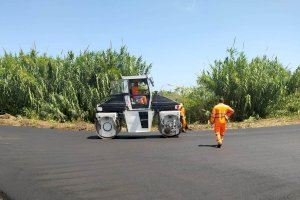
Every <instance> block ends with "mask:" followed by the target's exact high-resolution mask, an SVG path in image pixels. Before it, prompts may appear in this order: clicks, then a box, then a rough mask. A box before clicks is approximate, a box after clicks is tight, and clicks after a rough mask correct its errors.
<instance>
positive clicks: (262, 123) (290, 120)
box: [0, 114, 300, 131]
mask: <svg viewBox="0 0 300 200" xmlns="http://www.w3.org/2000/svg"><path fill="white" fill-rule="evenodd" d="M293 124H300V115H298V116H293V117H284V118H270V119H259V120H256V119H254V118H250V119H248V120H245V121H243V122H229V123H228V128H229V129H239V128H261V127H270V126H285V125H293ZM1 125H2V126H23V127H36V128H51V129H64V130H77V131H82V130H86V131H94V130H95V127H94V124H92V123H88V122H84V121H74V122H65V123H60V122H56V121H43V120H36V119H26V118H22V117H15V116H12V115H9V114H4V115H0V126H1ZM189 127H190V128H192V129H193V130H209V129H211V126H210V125H208V124H190V125H189ZM124 131H126V130H124ZM153 131H157V128H156V127H154V128H153Z"/></svg>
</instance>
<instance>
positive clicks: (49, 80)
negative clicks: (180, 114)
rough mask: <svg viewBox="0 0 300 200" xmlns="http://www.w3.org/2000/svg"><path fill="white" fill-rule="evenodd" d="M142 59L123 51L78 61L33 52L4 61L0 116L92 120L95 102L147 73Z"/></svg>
mask: <svg viewBox="0 0 300 200" xmlns="http://www.w3.org/2000/svg"><path fill="white" fill-rule="evenodd" d="M150 69H151V65H148V64H146V62H145V61H143V59H142V57H135V56H132V55H130V54H129V53H128V51H127V49H126V47H121V49H120V50H119V51H114V50H112V49H108V50H106V51H99V52H91V51H84V52H82V53H80V54H79V55H78V56H76V55H75V54H74V53H73V52H71V51H70V52H68V53H67V54H66V55H65V56H61V57H51V56H48V55H46V54H43V55H39V54H38V52H37V51H36V50H35V49H32V50H31V51H30V52H29V53H24V52H23V51H20V52H19V53H18V54H16V55H13V54H11V53H6V52H5V54H4V55H3V56H2V57H0V94H1V95H0V112H2V113H10V114H12V115H23V116H27V117H29V118H38V119H46V120H49V119H54V120H58V121H62V122H63V121H72V120H76V119H83V120H87V121H91V120H93V117H94V109H95V106H96V104H97V103H99V102H100V101H102V100H103V99H104V98H106V97H107V96H108V95H109V92H110V91H109V90H110V88H109V87H110V82H111V81H114V80H117V79H119V78H120V76H121V75H138V74H148V73H149V70H150Z"/></svg>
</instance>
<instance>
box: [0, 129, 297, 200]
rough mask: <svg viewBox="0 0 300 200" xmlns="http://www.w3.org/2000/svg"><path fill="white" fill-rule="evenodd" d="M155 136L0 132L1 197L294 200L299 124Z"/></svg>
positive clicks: (37, 199) (34, 199) (43, 199)
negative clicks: (217, 134) (218, 144)
mask: <svg viewBox="0 0 300 200" xmlns="http://www.w3.org/2000/svg"><path fill="white" fill-rule="evenodd" d="M214 144H215V141H214V135H213V134H212V132H211V131H195V132H189V133H188V134H181V135H180V137H179V138H161V137H160V135H159V134H158V133H147V134H139V135H138V134H134V135H129V134H127V133H122V134H121V135H120V136H119V137H118V138H117V139H114V140H101V139H98V138H97V137H96V135H95V134H94V133H92V132H75V131H62V130H54V129H37V128H20V127H0V191H3V192H5V193H6V194H7V195H8V196H9V197H10V198H11V199H14V200H48V199H49V200H54V199H59V200H60V199H64V200H68V199H70V200H76V199H108V200H112V199H122V200H126V199H128V200H134V199H149V200H153V199H172V200H174V199H230V200H231V199H255V200H256V199H262V200H267V199H272V200H273V199H278V200H284V199H295V200H296V199H300V125H293V126H285V127H271V128H259V129H243V130H231V131H229V132H228V134H227V135H226V136H225V140H224V145H223V147H222V148H221V149H217V148H215V147H214V146H213V145H214Z"/></svg>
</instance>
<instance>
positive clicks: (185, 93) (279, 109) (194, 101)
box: [163, 48, 300, 122]
mask: <svg viewBox="0 0 300 200" xmlns="http://www.w3.org/2000/svg"><path fill="white" fill-rule="evenodd" d="M228 54H229V55H228V57H226V58H225V59H224V60H216V61H215V62H214V63H213V64H212V65H211V66H210V70H208V71H203V72H202V73H201V74H200V75H199V76H198V80H197V83H198V84H197V86H196V87H193V88H177V89H176V90H175V91H174V92H163V93H164V94H165V95H167V96H169V97H175V99H176V100H177V101H180V102H183V103H184V104H185V106H186V108H187V111H188V113H189V114H188V119H189V120H190V122H196V121H200V122H206V121H207V119H208V115H209V113H208V112H207V111H209V110H211V108H212V106H213V105H214V104H215V103H216V102H217V99H218V98H219V97H221V96H222V97H224V98H225V100H226V103H227V104H229V105H230V106H232V107H233V108H234V109H235V111H236V114H235V115H234V117H235V120H237V121H242V120H245V119H248V118H250V117H254V118H265V117H268V116H286V115H295V114H299V113H300V93H299V92H300V67H298V69H297V70H296V71H295V72H294V73H292V72H290V71H289V70H287V69H286V68H285V67H284V66H283V65H282V64H281V63H280V62H279V61H278V60H277V58H274V59H270V58H267V57H266V56H263V57H256V58H254V59H252V60H251V61H249V60H248V59H247V57H246V56H245V54H244V52H238V51H237V50H236V49H233V48H231V49H228Z"/></svg>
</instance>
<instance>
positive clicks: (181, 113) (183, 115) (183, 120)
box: [179, 105, 187, 130]
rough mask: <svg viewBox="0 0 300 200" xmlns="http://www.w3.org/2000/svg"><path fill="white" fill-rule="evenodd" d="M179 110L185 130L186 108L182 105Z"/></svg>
mask: <svg viewBox="0 0 300 200" xmlns="http://www.w3.org/2000/svg"><path fill="white" fill-rule="evenodd" d="M179 111H180V120H181V124H182V128H183V130H184V129H187V122H186V111H185V108H184V107H183V106H182V105H181V106H180V109H179Z"/></svg>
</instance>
